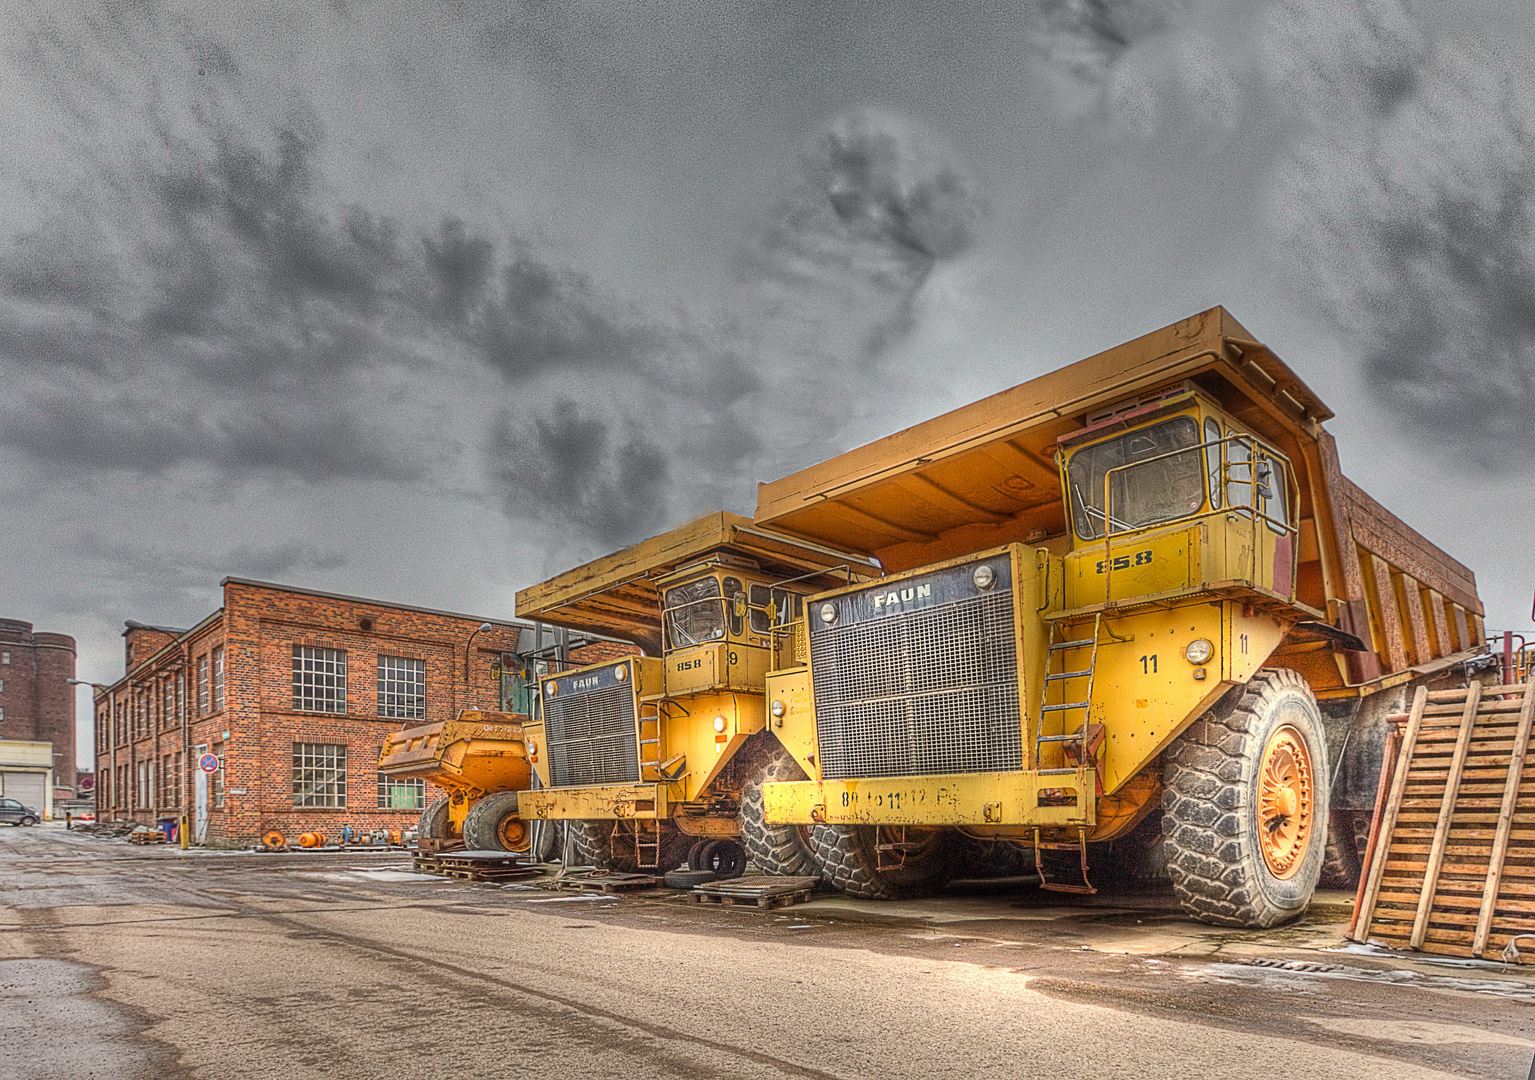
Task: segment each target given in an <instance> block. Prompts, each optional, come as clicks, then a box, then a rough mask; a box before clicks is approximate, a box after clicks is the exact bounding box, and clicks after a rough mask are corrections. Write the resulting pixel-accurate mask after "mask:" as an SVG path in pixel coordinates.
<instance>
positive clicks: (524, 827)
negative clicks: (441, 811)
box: [464, 791, 533, 852]
mask: <svg viewBox="0 0 1535 1080" xmlns="http://www.w3.org/2000/svg"><path fill="white" fill-rule="evenodd" d="M532 844H533V829H532V822H529V821H524V820H523V819H522V817H521V816H520V815H518V813H517V793H516V792H515V791H497V792H495V793H494V794H491V795H486V796H485V797H484V798H482V799H479V800H477V801H476V802H475V804H474V805H473V806H471V807H470V808H469V813H468V814H467V815H465V817H464V846H465V847H466V848H468V849H469V850H470V851H517V852H526V851H527V850H528V849H529V848H530V847H532Z"/></svg>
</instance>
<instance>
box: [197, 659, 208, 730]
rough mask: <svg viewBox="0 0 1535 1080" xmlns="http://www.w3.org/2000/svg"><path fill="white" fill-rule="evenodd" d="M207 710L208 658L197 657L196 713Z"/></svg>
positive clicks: (202, 713)
mask: <svg viewBox="0 0 1535 1080" xmlns="http://www.w3.org/2000/svg"><path fill="white" fill-rule="evenodd" d="M207 712H208V658H207V657H206V656H199V657H198V658H197V715H198V716H203V715H205V714H206V713H207Z"/></svg>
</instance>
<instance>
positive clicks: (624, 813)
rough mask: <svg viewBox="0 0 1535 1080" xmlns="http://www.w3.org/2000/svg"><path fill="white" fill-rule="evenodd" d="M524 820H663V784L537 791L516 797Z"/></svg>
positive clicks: (664, 809) (525, 792) (665, 812)
mask: <svg viewBox="0 0 1535 1080" xmlns="http://www.w3.org/2000/svg"><path fill="white" fill-rule="evenodd" d="M517 813H518V814H519V815H520V816H521V817H522V818H524V819H532V818H551V819H573V820H576V821H587V820H593V819H599V818H612V819H619V818H665V817H667V816H668V813H669V812H668V810H667V804H666V785H665V784H598V785H593V786H592V787H570V788H540V789H538V790H537V791H522V792H519V793H518V794H517Z"/></svg>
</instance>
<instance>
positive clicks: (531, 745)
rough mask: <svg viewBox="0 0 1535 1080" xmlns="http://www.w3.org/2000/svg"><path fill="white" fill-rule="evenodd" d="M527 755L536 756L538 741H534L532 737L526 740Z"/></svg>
mask: <svg viewBox="0 0 1535 1080" xmlns="http://www.w3.org/2000/svg"><path fill="white" fill-rule="evenodd" d="M528 757H530V758H535V757H538V743H536V742H534V741H533V740H532V739H529V740H528Z"/></svg>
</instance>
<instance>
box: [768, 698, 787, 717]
mask: <svg viewBox="0 0 1535 1080" xmlns="http://www.w3.org/2000/svg"><path fill="white" fill-rule="evenodd" d="M786 711H787V710H785V709H784V706H783V701H782V700H781V699H780V700H777V701H774V702H773V704H771V705H769V706H768V712H770V713H772V714H773V715H774V716H782V715H783V714H784V713H785V712H786Z"/></svg>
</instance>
